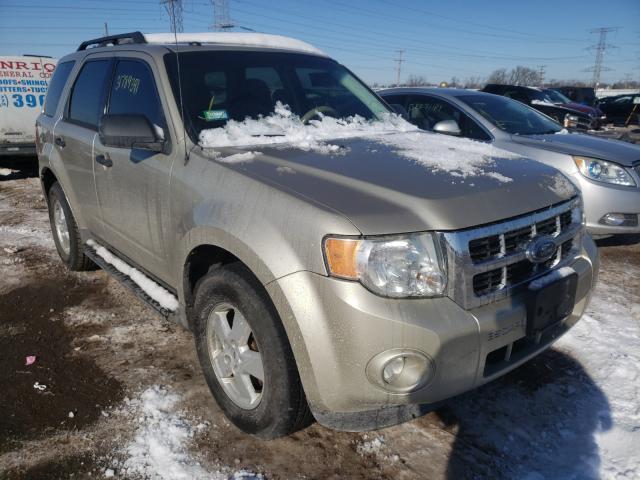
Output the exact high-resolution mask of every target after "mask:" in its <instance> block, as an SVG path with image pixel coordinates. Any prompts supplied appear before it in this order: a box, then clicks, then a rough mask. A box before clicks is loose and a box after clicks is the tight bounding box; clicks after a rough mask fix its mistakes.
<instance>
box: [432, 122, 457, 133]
mask: <svg viewBox="0 0 640 480" xmlns="http://www.w3.org/2000/svg"><path fill="white" fill-rule="evenodd" d="M433 131H434V132H438V133H444V134H445V135H460V134H461V133H462V130H460V127H459V126H458V122H456V121H455V120H441V121H439V122H438V123H436V124H435V125H434V126H433Z"/></svg>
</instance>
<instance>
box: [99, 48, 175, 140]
mask: <svg viewBox="0 0 640 480" xmlns="http://www.w3.org/2000/svg"><path fill="white" fill-rule="evenodd" d="M109 113H111V114H126V113H140V114H143V115H145V116H146V117H147V118H148V119H149V121H150V122H151V123H153V124H154V125H156V126H158V127H160V128H164V126H165V120H164V115H163V113H162V105H161V103H160V97H159V96H158V91H157V89H156V84H155V81H154V79H153V73H152V72H151V69H150V68H149V66H148V65H147V64H146V63H144V62H142V61H138V60H120V61H119V62H118V64H117V66H116V71H115V75H114V76H113V83H112V84H111V94H110V96H109Z"/></svg>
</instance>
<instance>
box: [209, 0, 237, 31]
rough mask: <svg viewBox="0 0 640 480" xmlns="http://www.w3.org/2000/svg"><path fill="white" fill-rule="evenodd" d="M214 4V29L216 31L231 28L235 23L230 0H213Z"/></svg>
mask: <svg viewBox="0 0 640 480" xmlns="http://www.w3.org/2000/svg"><path fill="white" fill-rule="evenodd" d="M211 3H212V4H213V29H214V30H215V31H216V32H222V31H224V30H229V29H231V28H233V27H235V25H234V24H233V22H232V21H231V17H230V16H229V0H211Z"/></svg>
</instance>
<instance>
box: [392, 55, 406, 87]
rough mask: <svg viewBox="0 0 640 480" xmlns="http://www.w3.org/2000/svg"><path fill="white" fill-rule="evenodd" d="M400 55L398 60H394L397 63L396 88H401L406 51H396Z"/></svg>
mask: <svg viewBox="0 0 640 480" xmlns="http://www.w3.org/2000/svg"><path fill="white" fill-rule="evenodd" d="M396 52H397V53H398V58H394V59H393V61H394V62H396V63H397V66H396V87H398V86H400V73H401V72H402V62H404V60H403V59H402V55H403V54H404V50H396Z"/></svg>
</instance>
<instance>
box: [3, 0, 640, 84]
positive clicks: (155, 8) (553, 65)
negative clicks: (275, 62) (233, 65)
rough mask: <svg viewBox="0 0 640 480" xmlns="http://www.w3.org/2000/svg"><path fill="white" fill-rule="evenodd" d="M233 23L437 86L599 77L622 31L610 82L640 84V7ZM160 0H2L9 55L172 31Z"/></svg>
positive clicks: (462, 2) (188, 10) (587, 0)
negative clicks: (602, 34) (603, 37)
mask: <svg viewBox="0 0 640 480" xmlns="http://www.w3.org/2000/svg"><path fill="white" fill-rule="evenodd" d="M228 1H229V7H230V13H231V17H232V19H233V20H234V21H235V22H236V23H237V24H239V25H242V26H244V27H247V28H251V29H254V30H256V31H260V32H267V33H279V34H283V35H289V36H293V37H297V38H300V39H303V40H306V41H308V42H310V43H313V44H315V45H316V46H319V47H320V48H322V49H323V50H324V51H326V52H327V53H328V54H329V55H331V56H332V57H334V58H336V59H337V60H338V61H340V62H342V63H344V64H345V65H347V66H348V67H349V68H351V69H352V70H354V71H355V72H356V73H357V74H358V75H360V76H361V77H362V78H363V79H364V80H366V81H368V82H380V83H390V82H392V81H394V79H395V63H394V61H393V59H394V58H396V57H397V55H398V54H397V52H396V50H398V49H404V50H405V52H404V58H405V60H406V61H405V62H404V64H403V69H402V78H403V79H406V77H407V76H408V75H410V74H414V75H422V76H424V77H426V78H427V79H428V80H429V81H431V82H440V81H443V80H447V81H448V80H450V79H451V77H453V76H456V77H458V78H460V79H466V78H468V77H471V76H482V77H485V76H487V75H488V74H489V73H490V72H491V71H492V70H494V69H496V68H500V67H506V68H511V67H514V66H516V65H525V66H529V67H532V68H536V67H537V66H538V65H546V72H547V73H546V78H547V79H551V78H559V79H583V80H588V79H590V78H591V73H588V72H584V71H583V70H584V69H585V68H588V67H590V66H592V65H593V62H594V58H595V52H594V51H590V50H587V49H586V47H588V46H589V45H592V44H595V43H596V42H597V37H596V35H593V34H590V33H589V29H591V28H597V27H605V26H606V27H609V26H612V27H620V29H619V30H618V31H617V32H615V33H612V34H610V36H609V38H608V43H611V44H613V45H616V46H617V48H615V49H611V50H609V51H607V52H606V56H605V66H606V67H609V68H611V69H612V71H608V72H604V73H603V75H602V80H603V81H612V80H617V79H622V78H624V77H625V75H626V74H631V75H632V78H633V79H635V80H640V22H639V21H638V20H640V0H609V1H607V2H604V1H601V0H599V1H595V0H581V1H579V0H578V1H558V0H555V1H548V0H538V1H535V2H522V1H513V0H496V1H490V2H486V1H484V2H480V1H472V0H447V1H420V0H351V1H349V0H316V1H306V2H305V1H294V0H269V1H264V0H228ZM159 3H160V2H159V0H136V1H128V0H111V1H107V0H105V1H101V0H84V1H74V0H56V1H55V2H53V1H47V0H0V54H2V55H6V54H22V53H38V54H42V55H51V56H54V57H60V56H62V55H64V54H65V53H67V52H69V51H72V50H74V49H75V48H76V47H77V45H78V44H79V43H80V42H81V41H82V40H84V39H88V38H94V37H97V36H100V35H102V33H103V29H104V26H103V24H104V22H105V21H106V22H107V23H108V26H109V31H110V33H121V32H126V31H132V30H141V31H143V32H163V31H168V30H169V20H168V16H167V14H166V13H165V11H164V9H163V7H161V6H160V4H159ZM183 3H184V6H185V12H184V31H185V32H197V31H207V30H208V29H209V27H210V25H211V24H212V23H213V7H212V5H211V2H209V1H208V0H184V2H183Z"/></svg>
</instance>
